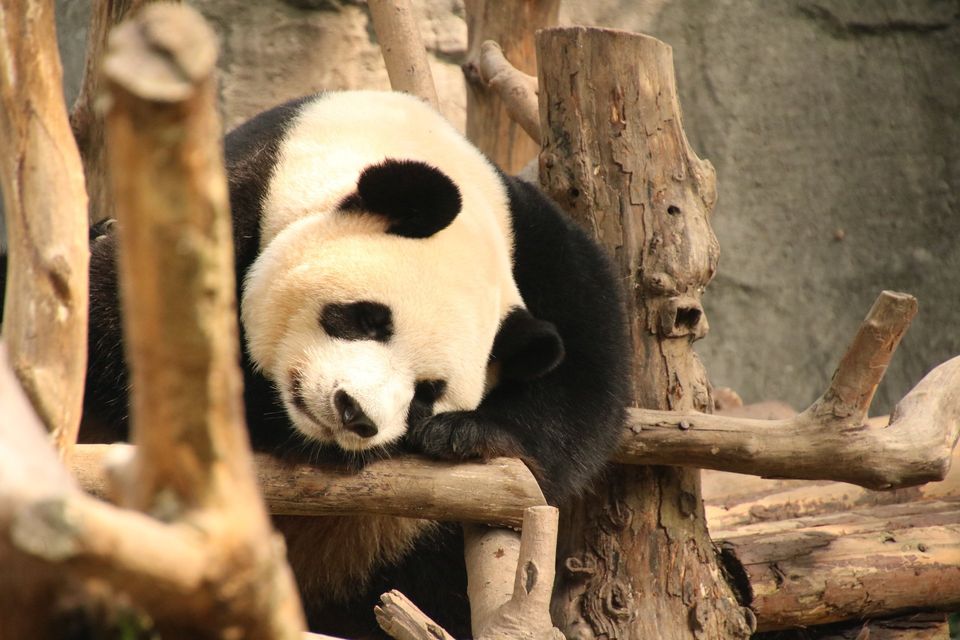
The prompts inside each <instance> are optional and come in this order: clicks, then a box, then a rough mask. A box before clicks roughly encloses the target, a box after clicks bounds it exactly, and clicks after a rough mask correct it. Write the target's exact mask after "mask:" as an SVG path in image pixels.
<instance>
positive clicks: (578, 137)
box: [537, 27, 751, 640]
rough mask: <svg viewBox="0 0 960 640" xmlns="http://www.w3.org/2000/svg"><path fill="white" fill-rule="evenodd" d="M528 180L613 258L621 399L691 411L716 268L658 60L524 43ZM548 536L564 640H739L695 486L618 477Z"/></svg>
mask: <svg viewBox="0 0 960 640" xmlns="http://www.w3.org/2000/svg"><path fill="white" fill-rule="evenodd" d="M537 55H538V58H539V61H540V73H539V83H540V91H539V97H540V102H539V104H540V122H541V125H542V128H543V131H542V138H541V140H542V145H543V149H542V151H541V154H540V169H541V173H540V180H541V183H542V184H543V185H544V188H545V189H546V190H547V192H548V193H549V194H550V195H551V196H553V197H554V199H555V200H557V201H558V202H559V203H560V204H561V206H563V207H564V208H565V209H566V210H567V211H568V212H569V213H570V214H571V216H572V217H573V218H574V219H575V220H576V221H578V222H579V223H581V224H582V225H584V226H585V227H587V228H588V229H590V230H591V231H592V232H593V234H594V235H595V236H596V237H597V238H598V239H599V240H600V242H601V243H603V244H604V245H605V246H606V247H607V248H608V249H609V251H610V254H611V255H612V256H613V258H614V260H615V263H616V265H617V266H618V268H619V270H620V274H621V277H622V279H623V282H624V286H625V288H626V291H627V293H628V299H627V302H628V311H629V314H630V316H629V317H630V320H631V322H632V326H631V333H632V338H633V349H634V354H635V358H634V359H635V369H634V375H633V381H634V397H635V401H636V402H637V403H638V405H639V406H642V407H647V408H649V409H660V410H680V411H686V412H691V411H706V410H709V408H710V407H712V401H711V398H710V392H709V386H708V384H707V380H706V374H705V373H704V371H703V368H702V366H701V365H700V363H699V360H698V359H697V357H696V354H695V353H694V352H693V350H692V348H691V342H692V341H693V340H695V339H697V338H700V337H702V336H703V335H705V333H706V331H707V323H706V319H705V316H704V314H703V310H702V307H701V306H700V302H699V297H700V294H701V292H702V290H703V288H704V287H705V286H706V285H707V283H708V282H709V281H710V279H711V278H712V276H713V274H714V271H715V270H716V266H717V259H718V256H719V248H718V245H717V241H716V238H715V236H714V235H713V232H712V231H711V229H710V224H709V216H710V212H711V210H712V208H713V204H714V201H715V199H716V182H715V177H714V172H713V168H712V167H711V166H710V164H709V163H708V162H705V161H703V160H701V159H699V158H698V157H697V156H696V154H694V152H693V150H692V149H691V148H690V146H689V144H688V143H687V140H686V136H685V135H684V132H683V128H682V122H681V117H680V107H679V104H678V99H677V93H676V84H675V80H674V71H673V60H672V54H671V50H670V48H669V47H668V46H667V45H665V44H663V43H662V42H660V41H658V40H655V39H654V38H649V37H646V36H641V35H636V34H629V33H625V32H618V31H611V30H602V29H587V28H583V27H571V28H562V29H547V30H544V31H541V32H540V33H539V34H538V38H537ZM565 517H566V521H565V522H564V523H562V525H563V526H562V527H561V538H560V542H559V546H560V549H559V561H560V566H562V567H563V568H564V569H565V571H563V572H562V574H561V575H560V576H559V578H558V585H557V590H556V593H555V595H554V601H553V616H554V621H555V622H556V623H557V626H558V627H559V628H560V629H561V631H563V632H564V634H565V635H567V636H568V637H577V638H593V637H611V638H612V637H616V638H621V639H626V638H644V639H646V638H658V639H661V640H687V639H693V638H698V639H701V638H711V639H726V638H747V637H749V635H750V631H751V629H750V626H751V625H750V619H749V618H750V614H748V613H744V612H743V611H742V610H741V607H740V605H739V604H738V603H737V601H736V599H735V597H734V595H733V592H732V591H731V590H730V587H729V586H728V585H727V583H726V582H725V580H724V579H723V577H722V576H721V572H720V568H719V566H718V564H717V562H716V559H715V556H714V553H713V545H712V543H711V541H710V538H709V536H708V535H707V531H706V523H705V519H704V514H703V508H702V503H701V500H700V487H699V476H698V472H696V471H689V470H682V469H675V468H659V467H658V468H653V467H619V468H617V470H616V472H615V473H611V474H610V478H609V479H607V480H605V481H604V482H602V483H600V484H599V485H598V486H597V487H596V489H595V494H589V495H588V496H587V497H586V498H584V499H583V500H581V501H579V502H578V503H577V504H576V505H573V507H572V508H571V509H569V510H568V511H567V514H566V516H565Z"/></svg>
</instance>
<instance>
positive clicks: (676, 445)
mask: <svg viewBox="0 0 960 640" xmlns="http://www.w3.org/2000/svg"><path fill="white" fill-rule="evenodd" d="M916 308H917V305H916V300H915V299H914V298H913V297H912V296H908V295H905V294H898V293H892V292H889V291H884V292H883V293H881V294H880V296H879V298H878V299H877V301H876V303H874V306H873V308H872V309H871V310H870V313H869V314H868V315H867V318H866V319H865V320H864V321H863V323H862V325H861V326H860V330H859V331H858V332H857V334H856V336H855V337H854V339H853V342H852V343H851V345H850V347H849V349H848V350H847V352H846V354H844V356H843V358H841V360H840V365H839V366H838V367H837V371H836V373H835V374H834V376H833V380H832V381H831V383H830V387H829V388H828V389H827V391H826V392H824V394H823V395H822V396H821V397H820V399H819V400H817V401H816V402H814V403H813V405H811V406H810V408H808V409H807V410H806V411H804V412H803V413H801V414H799V415H797V416H796V417H794V418H789V419H785V420H749V419H741V418H730V417H723V416H713V415H705V414H700V413H675V412H664V411H648V410H641V409H634V410H631V412H630V423H629V427H628V429H627V432H626V435H625V437H624V439H623V441H622V444H621V449H620V452H619V453H618V454H617V456H616V459H617V460H618V461H620V462H628V463H633V464H672V465H684V466H696V467H701V468H705V469H716V470H719V471H734V472H737V473H747V474H751V475H759V476H764V477H775V478H799V479H810V480H835V481H840V482H849V483H852V484H858V485H861V486H864V487H867V488H870V489H891V488H897V487H906V486H912V485H917V484H922V483H925V482H930V481H933V480H941V479H943V477H944V476H945V475H946V472H947V470H948V469H949V465H950V458H951V452H952V450H953V447H954V445H955V444H956V442H957V435H958V433H960V358H954V359H952V360H949V361H947V362H946V363H944V364H942V365H940V366H939V367H937V368H936V369H934V370H933V371H931V372H930V373H929V374H928V375H927V376H926V377H925V378H924V379H923V380H922V381H921V382H920V384H918V385H917V386H916V387H914V389H913V390H912V391H910V393H908V394H907V395H906V396H905V397H904V398H903V400H901V401H900V403H899V404H898V405H897V407H896V409H894V411H893V413H892V415H891V419H890V424H889V425H887V426H886V427H884V428H881V429H876V428H871V427H869V426H867V425H866V424H865V423H866V418H867V410H868V409H869V406H870V401H871V400H872V398H873V395H874V392H875V391H876V388H877V385H878V384H879V382H880V379H881V378H882V376H883V373H884V371H885V370H886V367H887V364H888V363H889V361H890V358H891V356H892V355H893V352H894V350H895V349H896V347H897V344H898V343H899V341H900V338H901V337H902V335H903V333H904V332H905V331H906V328H907V326H908V325H909V323H910V320H911V319H912V318H913V316H914V314H915V313H916Z"/></svg>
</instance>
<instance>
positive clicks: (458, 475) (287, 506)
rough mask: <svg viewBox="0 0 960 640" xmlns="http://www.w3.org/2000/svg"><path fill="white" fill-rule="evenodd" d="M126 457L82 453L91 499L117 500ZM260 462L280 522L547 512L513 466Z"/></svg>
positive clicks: (513, 520) (473, 518) (509, 521)
mask: <svg viewBox="0 0 960 640" xmlns="http://www.w3.org/2000/svg"><path fill="white" fill-rule="evenodd" d="M124 450H130V451H132V450H133V447H132V446H131V445H124V444H113V445H95V444H91V445H78V446H77V450H76V455H75V457H74V458H73V459H72V461H71V462H72V471H73V474H74V476H75V477H76V478H77V480H78V481H79V482H80V485H81V486H82V487H83V488H84V489H85V490H86V491H88V492H89V493H92V494H93V495H96V496H100V497H104V498H109V497H111V496H112V495H113V492H112V491H111V489H110V486H109V484H110V483H109V479H108V477H107V475H106V473H105V467H106V466H107V464H106V460H107V459H108V458H109V457H111V456H116V455H117V452H122V451H124ZM122 455H123V457H129V455H131V454H130V453H126V454H122ZM254 457H255V461H256V468H257V480H258V483H259V485H260V488H261V490H262V491H263V493H264V495H265V497H266V500H267V506H268V508H269V510H270V513H272V514H274V515H311V516H315V515H344V514H355V513H367V514H374V515H394V516H404V517H409V518H427V519H430V520H447V521H456V522H476V523H483V524H498V525H503V526H508V527H518V526H520V524H521V523H522V522H523V512H524V510H525V509H526V508H527V507H533V506H538V505H544V504H546V501H545V500H544V498H543V493H542V492H541V491H540V487H539V486H538V485H537V481H536V479H535V478H534V477H533V474H531V473H530V470H529V469H527V467H526V466H524V464H523V463H522V462H520V461H519V460H515V459H512V458H497V459H495V460H491V461H489V462H487V463H483V464H481V463H462V464H452V463H448V462H437V461H433V460H426V459H423V458H417V457H409V458H407V457H404V458H391V459H387V460H379V461H377V462H372V463H370V464H368V465H367V466H366V467H365V468H364V469H363V470H361V471H359V472H352V471H348V470H346V469H342V468H338V467H333V466H321V465H308V464H300V463H290V462H284V461H281V460H277V459H276V458H275V457H273V456H270V455H266V454H256V455H255V456H254Z"/></svg>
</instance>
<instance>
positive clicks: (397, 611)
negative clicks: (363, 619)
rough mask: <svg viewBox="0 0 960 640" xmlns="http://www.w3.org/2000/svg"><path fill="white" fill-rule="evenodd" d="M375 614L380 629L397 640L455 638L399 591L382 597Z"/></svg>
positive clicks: (449, 639) (451, 639)
mask: <svg viewBox="0 0 960 640" xmlns="http://www.w3.org/2000/svg"><path fill="white" fill-rule="evenodd" d="M374 613H375V614H376V616H377V624H379V625H380V628H381V629H383V630H384V631H385V632H387V633H388V634H390V635H391V636H392V637H394V638H396V640H453V636H451V635H450V634H449V633H447V631H446V630H445V629H444V628H443V627H441V626H440V625H438V624H437V623H436V622H434V621H433V620H432V619H431V618H430V617H429V616H427V614H425V613H424V612H423V611H421V610H420V609H419V608H418V607H417V605H415V604H413V603H412V602H410V600H409V598H407V596H405V595H403V594H402V593H400V592H399V591H396V590H393V591H389V592H387V593H385V594H383V595H382V596H380V604H379V605H377V607H376V608H375V609H374Z"/></svg>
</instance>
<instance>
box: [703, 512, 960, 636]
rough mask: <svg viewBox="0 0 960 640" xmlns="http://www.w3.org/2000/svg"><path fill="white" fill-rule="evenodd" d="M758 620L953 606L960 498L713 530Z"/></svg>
mask: <svg viewBox="0 0 960 640" xmlns="http://www.w3.org/2000/svg"><path fill="white" fill-rule="evenodd" d="M715 537H716V538H717V539H718V540H720V541H721V545H722V547H723V549H724V557H725V559H726V561H727V564H728V567H729V568H730V569H731V573H732V574H733V575H737V576H740V577H741V581H740V585H741V587H742V588H743V589H744V591H745V596H746V597H747V598H748V599H749V601H750V607H751V609H753V611H754V613H756V615H757V621H758V626H759V628H760V629H761V630H768V629H784V628H790V627H806V626H812V625H819V624H825V623H830V622H836V621H839V620H848V619H863V618H869V617H871V616H877V615H890V614H892V613H899V612H909V611H912V610H916V609H927V610H930V609H936V610H940V611H955V610H957V609H958V608H960V501H957V500H949V501H930V502H923V503H917V504H900V505H888V506H882V507H874V508H872V509H860V510H857V511H855V512H850V513H843V514H833V515H829V516H820V517H815V518H798V519H795V520H785V521H776V522H767V523H758V524H754V525H748V526H744V527H739V528H737V529H736V530H735V531H729V532H728V531H718V532H716V533H715Z"/></svg>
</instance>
